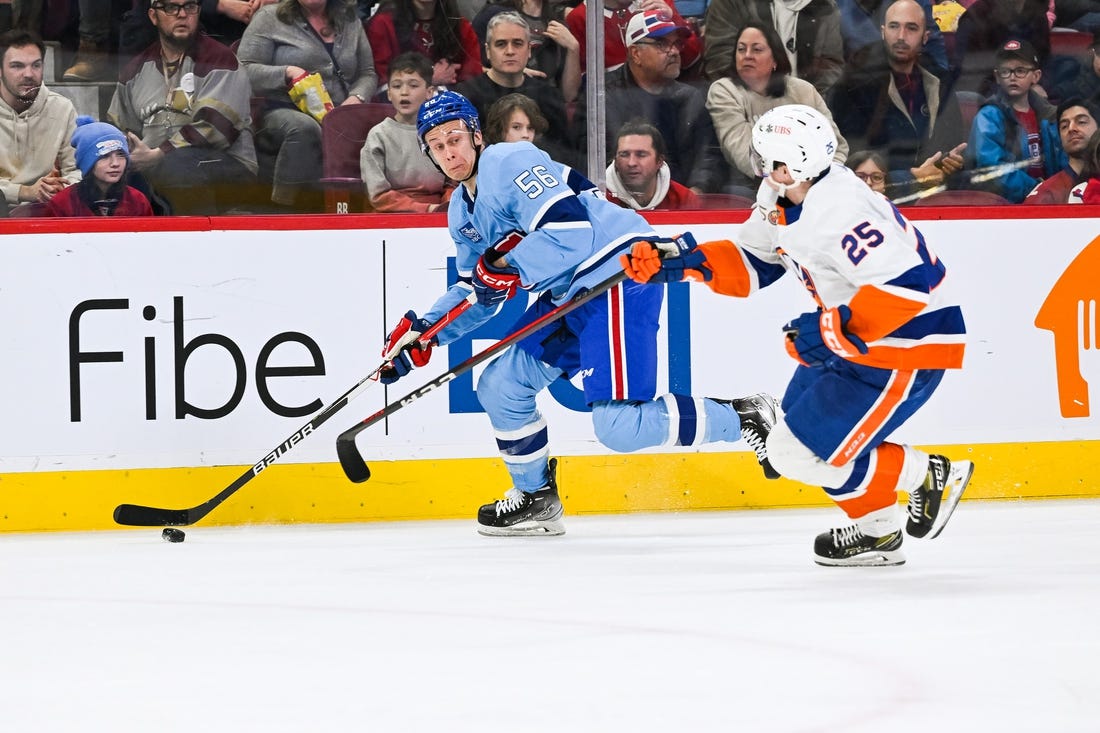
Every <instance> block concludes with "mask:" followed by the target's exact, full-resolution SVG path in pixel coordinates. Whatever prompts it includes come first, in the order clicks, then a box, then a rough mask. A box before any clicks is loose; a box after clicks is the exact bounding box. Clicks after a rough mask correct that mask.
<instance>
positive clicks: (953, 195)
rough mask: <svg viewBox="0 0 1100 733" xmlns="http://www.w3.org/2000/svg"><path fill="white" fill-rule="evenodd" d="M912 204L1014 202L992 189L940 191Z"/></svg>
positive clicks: (978, 204)
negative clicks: (993, 191)
mask: <svg viewBox="0 0 1100 733" xmlns="http://www.w3.org/2000/svg"><path fill="white" fill-rule="evenodd" d="M911 205H912V206H1005V205H1008V206H1011V205H1012V202H1011V201H1009V200H1008V199H1006V198H1005V197H1003V196H999V195H997V194H995V193H992V192H991V191H976V190H975V191H940V192H939V193H934V194H932V195H930V196H925V197H923V198H920V199H917V200H916V201H914V202H913V203H912V204H911Z"/></svg>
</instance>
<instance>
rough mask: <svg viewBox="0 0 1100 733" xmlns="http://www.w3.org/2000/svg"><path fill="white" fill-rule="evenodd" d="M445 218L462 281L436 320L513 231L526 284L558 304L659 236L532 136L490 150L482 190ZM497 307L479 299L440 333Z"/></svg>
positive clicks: (454, 332) (513, 254) (459, 194)
mask: <svg viewBox="0 0 1100 733" xmlns="http://www.w3.org/2000/svg"><path fill="white" fill-rule="evenodd" d="M447 223H448V227H449V229H450V234H451V237H452V238H453V239H454V241H455V246H456V248H457V258H456V264H457V268H458V276H459V282H458V283H456V284H455V285H454V286H452V287H451V288H450V289H449V290H448V291H447V292H446V293H445V294H444V295H443V297H441V298H440V299H439V300H437V301H436V302H435V304H434V305H433V306H432V308H431V309H430V310H429V311H428V312H427V313H425V314H424V318H426V319H427V320H428V321H429V322H435V321H436V320H438V319H439V318H440V317H441V316H443V315H444V314H445V313H447V311H448V310H450V309H451V308H453V307H454V306H455V305H457V304H458V302H459V301H460V300H462V299H463V298H465V297H466V296H467V295H469V293H470V291H471V288H472V286H471V285H470V278H471V276H472V274H473V270H474V266H475V265H476V264H477V261H478V258H479V257H481V254H482V253H483V252H484V251H485V250H486V249H488V248H489V247H491V246H493V245H495V244H497V243H498V242H500V241H501V240H503V239H504V238H505V237H507V236H508V235H509V234H511V233H512V232H519V233H520V234H522V235H524V238H523V241H522V242H520V243H519V245H518V246H516V247H515V249H513V250H511V251H510V252H509V253H508V255H507V258H508V261H509V262H510V263H511V264H512V266H514V267H515V268H517V269H518V270H519V273H520V277H521V281H522V282H523V286H524V288H525V289H527V290H532V291H535V292H543V291H546V290H549V291H550V292H551V294H552V296H553V298H554V301H555V302H556V303H562V302H564V301H566V300H567V299H569V298H571V297H572V296H573V295H574V294H575V293H577V291H579V290H581V289H586V288H591V287H592V286H594V285H597V284H599V283H601V282H603V281H604V280H606V279H607V278H609V277H611V276H612V275H614V274H615V273H616V272H618V271H620V270H621V269H622V267H621V265H620V264H619V255H621V254H623V253H625V252H627V251H629V249H630V246H631V244H632V243H633V241H634V240H636V239H638V238H640V237H645V238H652V237H656V236H657V233H656V232H654V231H653V228H652V227H650V225H649V223H648V222H647V221H646V220H645V219H643V218H642V217H641V216H640V215H639V214H638V213H637V212H635V211H633V210H631V209H624V208H621V207H619V206H616V205H615V204H612V203H610V202H609V201H607V199H605V198H604V197H603V194H602V193H601V192H600V190H599V189H597V188H596V187H595V185H593V184H592V182H591V181H589V180H588V179H587V178H585V177H584V176H583V175H581V174H580V173H578V172H577V171H574V170H573V169H571V168H569V167H568V166H565V165H562V164H561V163H557V162H555V161H554V160H552V159H551V158H550V157H549V156H548V155H547V154H546V153H544V152H543V151H541V150H539V149H538V148H536V147H535V146H534V145H532V144H531V143H528V142H516V143H499V144H497V145H491V146H489V147H488V148H486V149H485V150H484V151H483V152H482V154H481V160H480V162H479V164H478V174H477V193H476V195H475V196H473V197H471V196H470V194H469V192H468V191H467V190H466V187H465V186H461V185H460V186H459V187H458V188H457V189H456V190H455V192H454V194H453V195H452V196H451V202H450V208H449V209H448V210H447ZM499 309H500V307H499V306H498V307H489V306H482V305H475V306H473V307H472V308H471V309H470V310H468V311H467V312H466V313H465V314H463V315H462V316H461V317H460V318H458V319H457V320H456V321H455V322H454V323H453V324H451V325H450V326H448V327H447V328H445V329H443V331H441V332H440V333H439V336H438V338H439V343H441V344H446V343H449V342H451V341H454V340H455V339H457V338H459V337H461V336H462V335H463V334H465V333H468V332H469V331H472V330H473V329H475V328H477V327H478V326H480V325H481V324H482V323H484V322H485V321H487V320H489V318H491V317H492V316H493V315H494V314H495V313H496V312H497V311H498V310H499Z"/></svg>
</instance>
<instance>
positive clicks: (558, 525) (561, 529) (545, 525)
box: [477, 519, 565, 537]
mask: <svg viewBox="0 0 1100 733" xmlns="http://www.w3.org/2000/svg"><path fill="white" fill-rule="evenodd" d="M477 533H478V534H479V535H482V536H484V537H558V536H560V535H563V534H565V522H563V521H562V520H560V519H553V520H550V521H543V522H519V523H518V524H513V525H512V526H511V527H487V526H485V525H483V524H479V525H478V527H477Z"/></svg>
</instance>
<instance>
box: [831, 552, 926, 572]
mask: <svg viewBox="0 0 1100 733" xmlns="http://www.w3.org/2000/svg"><path fill="white" fill-rule="evenodd" d="M814 562H816V563H817V564H818V565H824V566H826V567H830V568H873V567H887V566H891V565H904V564H905V555H904V553H902V551H901V550H885V551H884V550H876V551H874V552H864V553H861V554H859V555H856V556H855V557H845V558H832V557H820V556H817V555H815V556H814Z"/></svg>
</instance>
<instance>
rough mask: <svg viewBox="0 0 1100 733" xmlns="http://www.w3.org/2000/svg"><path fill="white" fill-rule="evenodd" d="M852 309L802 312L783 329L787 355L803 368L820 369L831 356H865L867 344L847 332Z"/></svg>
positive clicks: (843, 306)
mask: <svg viewBox="0 0 1100 733" xmlns="http://www.w3.org/2000/svg"><path fill="white" fill-rule="evenodd" d="M851 319H852V310H851V309H850V308H849V307H848V306H846V305H838V306H837V307H836V308H829V309H828V310H819V311H814V312H813V313H803V314H802V315H800V316H799V317H798V318H796V319H794V320H793V321H790V322H789V323H787V325H785V326H783V332H784V333H785V334H786V336H787V338H786V339H785V340H784V345H785V346H786V347H787V353H788V354H790V355H791V356H792V357H793V358H794V359H796V360H797V361H800V362H802V363H803V364H805V365H806V366H810V367H814V366H821V365H822V364H824V363H825V362H826V361H828V360H829V359H831V358H832V357H834V356H839V357H841V358H844V359H851V358H853V357H856V356H859V355H860V354H866V353H867V344H865V343H864V342H863V339H861V338H860V337H859V336H856V335H855V334H852V333H850V332H848V331H847V330H846V328H847V326H848V321H850V320H851Z"/></svg>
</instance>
